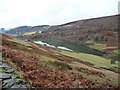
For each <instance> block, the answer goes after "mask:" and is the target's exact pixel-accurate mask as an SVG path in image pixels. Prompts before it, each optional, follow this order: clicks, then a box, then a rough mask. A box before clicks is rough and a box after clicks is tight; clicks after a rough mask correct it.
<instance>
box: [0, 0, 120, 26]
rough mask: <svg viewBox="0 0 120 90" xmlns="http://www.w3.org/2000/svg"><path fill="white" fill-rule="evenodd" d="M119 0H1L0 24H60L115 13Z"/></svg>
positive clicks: (116, 12)
mask: <svg viewBox="0 0 120 90" xmlns="http://www.w3.org/2000/svg"><path fill="white" fill-rule="evenodd" d="M118 2H119V0H0V28H14V27H18V26H23V25H27V26H37V25H60V24H64V23H67V22H71V21H76V20H81V19H89V18H96V17H102V16H110V15H116V14H118Z"/></svg>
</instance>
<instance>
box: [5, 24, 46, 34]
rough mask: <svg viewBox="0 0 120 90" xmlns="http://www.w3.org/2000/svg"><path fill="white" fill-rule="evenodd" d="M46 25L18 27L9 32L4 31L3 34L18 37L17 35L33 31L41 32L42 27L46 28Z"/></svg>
mask: <svg viewBox="0 0 120 90" xmlns="http://www.w3.org/2000/svg"><path fill="white" fill-rule="evenodd" d="M47 26H48V25H39V26H33V27H31V26H20V27H16V28H13V29H10V30H9V31H6V32H5V34H9V35H19V34H23V33H26V32H33V31H42V30H44V27H47Z"/></svg>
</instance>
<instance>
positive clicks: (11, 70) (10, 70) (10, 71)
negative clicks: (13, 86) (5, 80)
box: [6, 69, 14, 73]
mask: <svg viewBox="0 0 120 90" xmlns="http://www.w3.org/2000/svg"><path fill="white" fill-rule="evenodd" d="M13 72H14V70H13V69H8V70H7V71H6V73H13Z"/></svg>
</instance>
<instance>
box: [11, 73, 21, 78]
mask: <svg viewBox="0 0 120 90" xmlns="http://www.w3.org/2000/svg"><path fill="white" fill-rule="evenodd" d="M11 77H12V79H17V78H19V76H18V75H14V74H12V75H11Z"/></svg>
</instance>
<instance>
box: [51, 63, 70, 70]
mask: <svg viewBox="0 0 120 90" xmlns="http://www.w3.org/2000/svg"><path fill="white" fill-rule="evenodd" d="M50 63H51V64H53V65H54V66H57V67H58V68H59V69H61V70H65V69H69V70H71V69H72V67H71V66H70V65H69V64H67V63H63V62H59V61H54V62H50Z"/></svg>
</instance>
